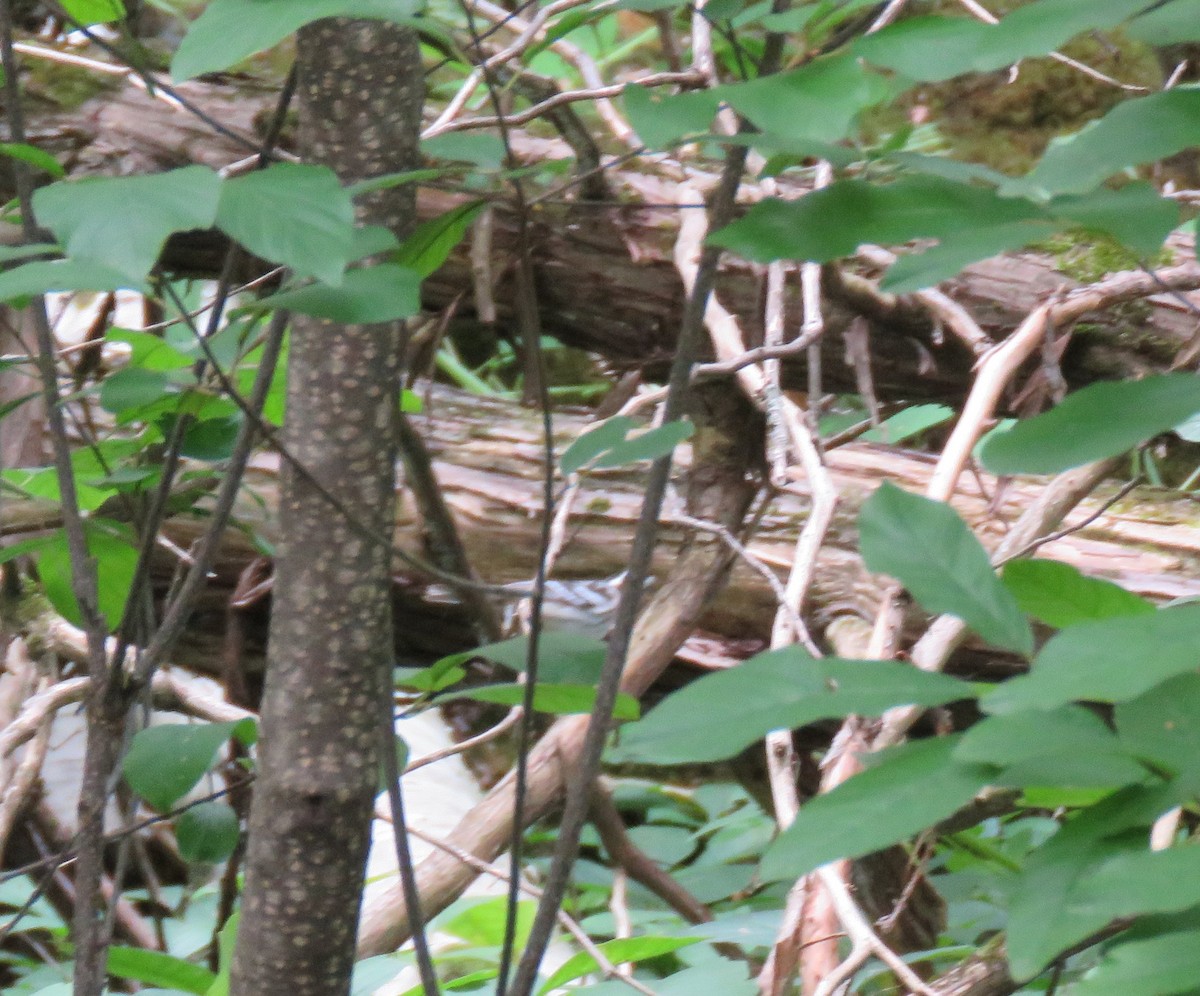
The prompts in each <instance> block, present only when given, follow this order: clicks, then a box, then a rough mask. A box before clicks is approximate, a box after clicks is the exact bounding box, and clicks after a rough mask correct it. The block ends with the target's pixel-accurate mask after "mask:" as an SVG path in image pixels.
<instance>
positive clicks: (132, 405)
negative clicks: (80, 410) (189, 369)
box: [100, 367, 168, 415]
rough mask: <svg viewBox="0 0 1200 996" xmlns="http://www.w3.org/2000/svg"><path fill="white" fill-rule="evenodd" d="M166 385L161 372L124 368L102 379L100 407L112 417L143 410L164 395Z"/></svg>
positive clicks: (164, 375) (164, 376)
mask: <svg viewBox="0 0 1200 996" xmlns="http://www.w3.org/2000/svg"><path fill="white" fill-rule="evenodd" d="M167 384H168V380H167V375H166V374H165V373H163V372H162V371H161V370H143V369H140V368H138V367H126V368H125V369H124V370H118V371H117V372H116V373H114V374H111V375H109V376H108V377H106V378H105V379H104V382H103V383H102V384H101V385H100V405H101V407H102V408H103V409H104V410H105V411H106V412H112V413H113V414H114V415H120V414H121V413H122V412H125V411H128V410H130V409H137V408H143V407H145V406H146V405H148V404H151V403H153V402H155V401H158V400H159V399H160V398H161V397H162V396H163V395H164V394H166V393H167Z"/></svg>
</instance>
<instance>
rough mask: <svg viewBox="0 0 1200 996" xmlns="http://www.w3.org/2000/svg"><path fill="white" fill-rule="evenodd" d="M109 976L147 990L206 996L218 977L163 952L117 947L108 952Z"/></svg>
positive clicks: (202, 967)
mask: <svg viewBox="0 0 1200 996" xmlns="http://www.w3.org/2000/svg"><path fill="white" fill-rule="evenodd" d="M107 967H108V974H109V975H115V976H116V977H117V978H119V979H129V980H130V981H132V982H140V983H142V984H143V985H148V986H162V987H167V988H171V989H177V990H179V991H181V992H185V993H197V994H199V996H204V994H205V993H207V992H208V987H209V986H211V985H212V984H213V980H215V979H216V976H215V975H214V974H213V973H212V972H210V971H209V970H208V969H207V968H205V967H204V966H203V965H196V964H194V963H193V962H190V961H184V959H182V958H176V957H175V956H174V955H170V954H167V953H166V952H164V951H147V950H146V949H145V948H131V947H126V946H125V945H123V944H114V945H112V946H111V947H109V949H108V966H107Z"/></svg>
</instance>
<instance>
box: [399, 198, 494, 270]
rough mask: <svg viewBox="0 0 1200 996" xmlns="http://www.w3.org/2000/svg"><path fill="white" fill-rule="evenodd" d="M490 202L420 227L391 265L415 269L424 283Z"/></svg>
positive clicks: (452, 212) (467, 206) (468, 206)
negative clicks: (397, 264)
mask: <svg viewBox="0 0 1200 996" xmlns="http://www.w3.org/2000/svg"><path fill="white" fill-rule="evenodd" d="M485 207H487V201H470V202H468V203H466V204H460V205H459V206H458V207H456V208H451V209H450V210H449V211H447V212H446V213H445V214H441V215H438V216H437V217H436V218H430V219H429V220H428V221H426V222H422V223H421V224H420V225H418V226H417V230H416V231H415V232H413V233H412V235H410V236H409V237H408V238H407V239H405V240H404V244H403V245H402V246H401V247H400V248H399V250H397V252H396V254H395V255H394V256H393V258H392V262H394V263H399V264H400V265H401V266H407V267H408V268H409V269H411V270H415V271H416V272H417V273H419V274H420V276H421V279H422V280H424V279H425V278H426V277H427V276H429V275H430V274H431V273H433V272H434V271H435V270H437V269H438V267H440V266H441V265H442V264H443V263H444V262H446V259H447V257H448V256H449V255H450V253H451V251H452V250H453V249H454V247H455V246H456V245H458V244H459V243H460V242H461V241H462V240H463V236H465V235H466V234H467V229H468V228H470V227H471V222H473V221H474V220H475V219H476V218H477V217H478V216H479V213H480V212H481V211H482V210H483V209H484V208H485Z"/></svg>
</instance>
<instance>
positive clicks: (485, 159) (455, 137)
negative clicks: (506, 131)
mask: <svg viewBox="0 0 1200 996" xmlns="http://www.w3.org/2000/svg"><path fill="white" fill-rule="evenodd" d="M421 151H422V152H423V153H424V154H425V155H427V156H429V157H431V158H433V159H445V160H447V161H449V162H463V163H471V164H473V165H475V166H478V167H479V168H480V169H493V170H495V169H499V168H500V167H501V166H503V165H504V160H505V158H506V153H505V151H504V142H503V140H502V139H501V138H500V136H499V135H492V134H489V133H487V132H482V131H448V132H446V133H445V134H442V135H435V136H434V137H433V138H427V139H425V141H423V142H422V143H421Z"/></svg>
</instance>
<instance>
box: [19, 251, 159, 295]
mask: <svg viewBox="0 0 1200 996" xmlns="http://www.w3.org/2000/svg"><path fill="white" fill-rule="evenodd" d="M122 288H128V289H129V290H136V291H140V292H141V293H143V294H149V293H150V285H149V284H147V283H146V282H145V281H144V280H133V279H131V278H129V277H128V276H126V275H124V274H122V273H118V272H117V271H116V270H113V269H110V268H109V267H107V266H103V265H101V264H99V263H90V262H87V261H85V260H77V259H55V260H35V261H34V262H32V263H24V264H22V265H21V266H18V267H16V268H15V269H12V270H8V271H6V272H4V273H0V301H12V300H14V299H16V298H27V297H32V296H33V295H34V294H48V293H50V292H51V291H112V290H121V289H122Z"/></svg>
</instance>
